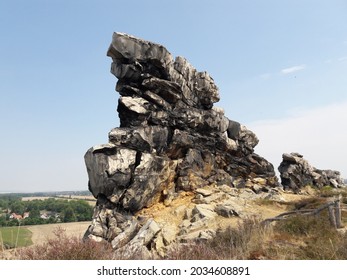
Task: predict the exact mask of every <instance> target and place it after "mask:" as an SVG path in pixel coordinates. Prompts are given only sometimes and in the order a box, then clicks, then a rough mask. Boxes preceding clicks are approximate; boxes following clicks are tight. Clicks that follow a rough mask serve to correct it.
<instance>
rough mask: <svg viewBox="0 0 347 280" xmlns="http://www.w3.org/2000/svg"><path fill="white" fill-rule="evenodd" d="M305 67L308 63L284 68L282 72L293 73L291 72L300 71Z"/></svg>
mask: <svg viewBox="0 0 347 280" xmlns="http://www.w3.org/2000/svg"><path fill="white" fill-rule="evenodd" d="M305 68H306V64H301V65H296V66H293V67H289V68H284V69H282V70H281V73H282V74H291V73H294V72H298V71H301V70H304V69H305Z"/></svg>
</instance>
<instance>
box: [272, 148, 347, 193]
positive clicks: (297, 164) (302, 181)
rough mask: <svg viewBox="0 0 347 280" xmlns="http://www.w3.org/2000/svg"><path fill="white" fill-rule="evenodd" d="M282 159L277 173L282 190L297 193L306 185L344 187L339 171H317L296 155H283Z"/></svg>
mask: <svg viewBox="0 0 347 280" xmlns="http://www.w3.org/2000/svg"><path fill="white" fill-rule="evenodd" d="M282 158H283V161H282V162H281V164H280V166H279V167H278V171H279V172H280V176H281V181H282V185H283V187H284V189H288V190H293V191H294V192H298V191H300V189H302V188H303V187H305V186H307V185H310V186H312V187H315V188H322V187H324V186H331V187H334V188H340V187H344V180H343V179H342V178H341V174H340V172H339V171H334V170H320V169H317V168H315V167H313V166H311V165H310V164H309V163H308V161H307V160H305V159H304V158H303V156H302V155H301V154H298V153H290V154H283V155H282Z"/></svg>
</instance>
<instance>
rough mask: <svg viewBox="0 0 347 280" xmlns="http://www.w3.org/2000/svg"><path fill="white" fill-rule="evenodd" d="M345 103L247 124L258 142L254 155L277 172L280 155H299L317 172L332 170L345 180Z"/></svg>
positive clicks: (346, 106)
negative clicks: (261, 157)
mask: <svg viewBox="0 0 347 280" xmlns="http://www.w3.org/2000/svg"><path fill="white" fill-rule="evenodd" d="M346 112H347V102H343V103H340V104H334V105H329V106H325V107H321V108H316V109H311V110H296V111H293V112H292V116H290V117H288V118H286V119H281V120H266V121H260V122H255V123H251V124H247V127H248V128H249V129H251V130H253V131H254V132H255V133H256V135H257V136H258V138H259V139H260V142H259V144H258V146H257V147H256V152H257V153H258V154H260V155H261V156H263V157H264V158H266V159H267V160H269V161H270V162H271V163H273V164H274V167H275V170H277V168H278V166H279V164H280V162H281V161H282V154H283V153H290V152H299V153H301V154H303V155H304V158H305V159H307V160H308V161H309V162H310V163H311V165H313V166H315V167H317V168H319V169H334V170H338V171H340V172H341V173H342V176H343V177H345V178H347V165H346V158H347V149H346V143H347V129H345V127H344V126H343V124H345V123H347V114H346Z"/></svg>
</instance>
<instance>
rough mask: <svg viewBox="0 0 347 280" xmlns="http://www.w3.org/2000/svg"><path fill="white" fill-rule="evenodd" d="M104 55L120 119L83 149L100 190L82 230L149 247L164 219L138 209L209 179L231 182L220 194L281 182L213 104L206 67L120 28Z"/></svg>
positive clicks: (250, 138) (247, 136)
mask: <svg viewBox="0 0 347 280" xmlns="http://www.w3.org/2000/svg"><path fill="white" fill-rule="evenodd" d="M107 55H108V56H109V57H111V58H112V61H113V62H112V67H111V72H112V73H113V74H114V75H115V76H116V77H117V78H118V82H117V86H116V90H117V91H118V92H119V94H120V98H119V101H118V113H119V118H120V127H119V128H114V129H112V130H111V132H110V133H109V143H108V144H104V145H100V146H95V147H93V148H91V149H89V150H88V152H87V153H86V155H85V162H86V166H87V171H88V176H89V189H90V191H91V192H92V194H93V195H94V196H95V197H96V198H97V205H96V208H95V214H94V218H93V223H92V225H91V226H90V227H89V229H88V231H87V233H86V236H88V237H89V238H93V239H96V240H101V239H107V240H109V241H111V242H112V244H113V246H114V247H115V248H121V247H124V246H125V244H127V245H126V246H128V247H129V246H132V247H134V246H135V245H136V246H137V247H141V246H142V247H143V246H147V247H146V248H148V243H149V242H150V241H151V240H153V238H154V236H156V235H157V234H158V232H159V231H161V227H160V226H158V224H157V223H156V221H155V220H153V219H150V220H148V217H143V216H141V217H142V220H143V222H141V221H139V220H138V219H136V218H139V213H140V210H141V209H144V208H148V207H151V206H153V205H155V204H158V203H159V204H164V205H166V206H167V207H170V204H171V203H172V202H173V201H174V200H175V199H176V198H177V197H179V196H180V194H181V193H183V192H187V193H192V194H194V195H197V194H198V193H197V189H199V190H200V192H203V191H201V189H204V188H208V187H209V186H211V185H214V186H215V187H218V186H228V188H225V187H224V191H220V192H219V193H223V194H225V190H226V189H227V190H228V191H227V192H229V191H230V190H231V188H230V187H232V188H249V189H253V193H254V192H261V191H262V190H264V191H269V189H270V188H272V187H276V186H278V182H277V178H276V176H275V172H274V168H273V166H272V164H271V163H269V162H268V161H266V160H265V159H264V158H262V157H260V156H259V155H257V154H255V153H254V147H255V146H256V145H257V143H258V139H257V137H256V135H255V134H254V133H253V132H252V131H250V130H248V129H247V128H246V127H245V126H244V125H242V124H240V123H238V122H236V121H232V120H229V119H228V118H227V117H226V116H225V115H224V111H223V110H222V109H220V108H218V107H215V106H214V105H213V104H214V103H216V102H218V101H219V98H220V97H219V93H218V88H217V86H216V84H215V83H214V81H213V79H212V78H211V77H210V75H209V74H208V73H206V72H198V71H197V70H196V69H195V68H194V67H193V66H192V65H190V64H189V62H188V61H187V60H186V59H184V58H182V57H177V58H176V59H174V58H173V57H172V55H171V54H170V53H169V52H168V51H167V50H166V48H165V47H163V46H161V45H158V44H155V43H151V42H148V41H144V40H141V39H138V38H135V37H132V36H129V35H126V34H122V33H114V35H113V39H112V43H111V45H110V47H109V49H108V52H107ZM212 193H214V191H212V192H211V193H210V195H211V194H212ZM210 195H209V196H210ZM205 196H207V195H206V193H205ZM193 197H194V196H193ZM198 198H199V197H198ZM203 198H204V195H203V194H200V200H203ZM195 199H196V198H195ZM210 201H212V200H210ZM203 204H206V201H205V202H204V203H203ZM207 204H208V203H207ZM234 204H235V203H234ZM211 207H212V206H211ZM213 207H214V206H213ZM213 207H212V208H213ZM192 211H193V216H194V215H197V216H199V217H205V216H209V215H210V214H208V213H209V212H212V213H214V214H211V215H217V214H216V213H220V214H221V215H226V216H228V215H233V213H234V212H233V207H232V206H230V205H229V206H228V205H223V204H220V205H218V210H217V212H214V211H212V210H211V209H210V210H208V207H207V208H206V207H205V208H202V207H200V208H199V207H197V208H196V209H195V208H194V209H193V210H192ZM235 213H236V211H235ZM135 217H136V218H135ZM140 220H141V219H140ZM183 231H184V230H183ZM144 236H146V237H144ZM148 236H149V237H148ZM172 238H173V239H175V238H176V237H172Z"/></svg>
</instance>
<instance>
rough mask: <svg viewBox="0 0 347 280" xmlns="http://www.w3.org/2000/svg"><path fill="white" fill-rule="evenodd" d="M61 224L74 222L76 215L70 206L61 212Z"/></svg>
mask: <svg viewBox="0 0 347 280" xmlns="http://www.w3.org/2000/svg"><path fill="white" fill-rule="evenodd" d="M62 215H63V222H64V223H69V222H76V221H77V219H76V214H75V212H74V210H73V209H72V207H71V206H68V207H67V208H65V209H64V210H63V213H62Z"/></svg>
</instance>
